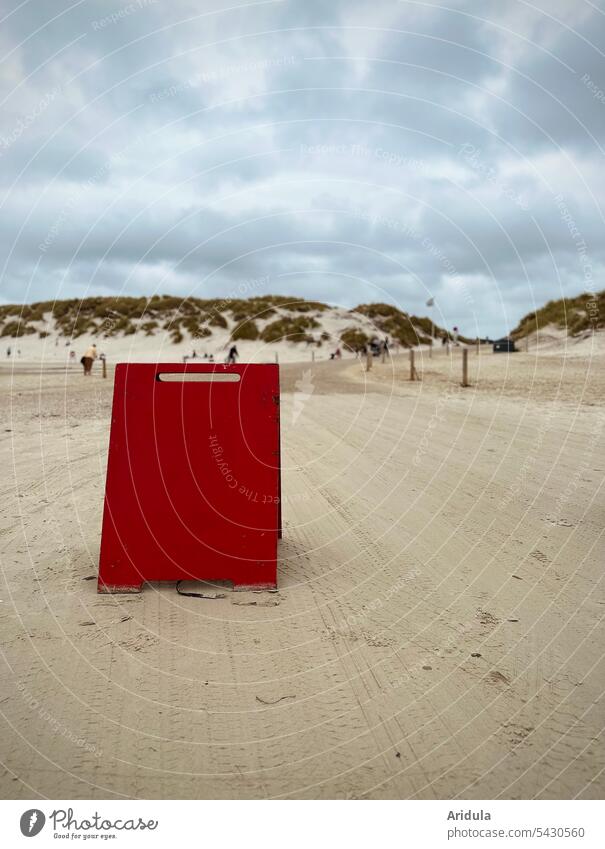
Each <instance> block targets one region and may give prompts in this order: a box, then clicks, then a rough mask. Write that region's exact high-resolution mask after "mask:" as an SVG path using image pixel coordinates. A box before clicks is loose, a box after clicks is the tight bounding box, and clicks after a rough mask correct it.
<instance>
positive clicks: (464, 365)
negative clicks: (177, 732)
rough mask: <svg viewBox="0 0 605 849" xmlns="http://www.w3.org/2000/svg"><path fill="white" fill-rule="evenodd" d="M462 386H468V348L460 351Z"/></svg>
mask: <svg viewBox="0 0 605 849" xmlns="http://www.w3.org/2000/svg"><path fill="white" fill-rule="evenodd" d="M462 385H463V386H470V384H469V382H468V348H463V349H462Z"/></svg>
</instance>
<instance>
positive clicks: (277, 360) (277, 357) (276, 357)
mask: <svg viewBox="0 0 605 849" xmlns="http://www.w3.org/2000/svg"><path fill="white" fill-rule="evenodd" d="M275 362H276V363H278V362H279V356H278V354H277V351H276V352H275Z"/></svg>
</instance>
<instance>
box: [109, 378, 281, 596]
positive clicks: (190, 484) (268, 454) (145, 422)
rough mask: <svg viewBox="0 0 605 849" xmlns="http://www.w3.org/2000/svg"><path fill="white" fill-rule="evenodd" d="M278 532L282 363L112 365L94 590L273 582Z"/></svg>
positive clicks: (270, 584)
mask: <svg viewBox="0 0 605 849" xmlns="http://www.w3.org/2000/svg"><path fill="white" fill-rule="evenodd" d="M278 536H281V485H280V431H279V366H277V365H273V364H270V365H269V364H267V365H261V364H242V365H218V364H199V365H193V364H190V363H187V364H182V363H178V364H174V365H173V364H138V363H136V364H134V363H133V364H130V363H128V364H125V363H123V364H120V365H118V366H117V367H116V372H115V386H114V396H113V410H112V421H111V434H110V441H109V460H108V466H107V483H106V491H105V509H104V514H103V531H102V538H101V556H100V564H99V584H98V589H99V592H139V591H140V590H141V588H142V584H143V583H144V582H145V581H177V580H217V581H218V580H226V581H232V582H233V585H234V588H235V589H243V588H247V587H251V588H263V587H264V588H267V587H275V586H276V583H277V538H278Z"/></svg>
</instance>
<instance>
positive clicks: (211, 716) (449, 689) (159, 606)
mask: <svg viewBox="0 0 605 849" xmlns="http://www.w3.org/2000/svg"><path fill="white" fill-rule="evenodd" d="M460 361H461V351H460V349H453V350H452V352H451V354H450V355H448V354H446V352H445V350H439V351H437V352H436V353H435V355H434V356H433V357H432V359H429V358H428V356H427V354H426V352H423V353H421V354H420V353H418V352H417V354H416V365H417V368H418V371H419V376H420V377H421V378H422V379H421V380H419V381H409V380H408V377H409V360H408V355H407V354H400V355H399V356H396V357H394V358H393V359H390V360H388V361H387V362H385V363H381V362H380V360H378V359H375V360H374V362H373V367H372V370H371V371H370V372H369V373H367V372H366V371H365V370H364V367H363V363H362V362H361V361H359V360H355V359H353V358H349V359H344V360H343V361H341V362H329V361H324V362H316V363H311V362H307V363H298V364H293V363H292V364H290V363H288V364H286V365H283V366H282V368H281V372H282V391H283V395H282V442H283V496H284V498H283V509H284V521H285V527H284V538H283V540H282V542H281V545H280V566H279V590H278V592H277V593H269V592H267V593H247V592H243V593H232V592H230V591H229V589H226V590H225V589H224V588H222V587H216V586H213V587H207V588H206V590H207V594H209V595H212V594H215V595H216V597H215V598H207V599H199V598H188V597H182V596H179V595H177V593H176V592H175V587H174V584H166V585H148V586H146V587H145V589H144V591H143V592H142V593H141V594H140V595H124V596H120V595H113V596H103V595H97V593H96V573H97V565H98V553H99V542H100V529H101V517H102V507H103V493H104V482H105V477H104V476H105V467H106V460H107V445H108V437H109V421H110V412H111V392H112V383H113V381H112V379H111V378H112V374H113V372H112V369H110V373H109V379H107V380H103V379H102V378H101V376H100V369H99V368H98V366H96V367H95V371H94V374H93V377H92V378H91V379H86V380H85V379H84V378H83V377H82V374H81V370H80V367H74V368H71V369H69V368H68V369H65V367H64V365H63V364H62V363H61V362H57V363H55V364H52V363H51V364H48V363H47V364H46V365H45V366H44V368H41V366H40V364H39V363H37V364H36V363H33V362H32V363H31V364H29V365H28V363H27V362H26V360H25V358H24V359H23V361H21V362H19V363H17V364H15V363H13V364H11V365H7V364H3V365H2V368H1V370H0V393H1V397H2V403H1V413H2V420H1V423H0V452H1V460H2V469H3V470H4V475H3V480H2V494H1V498H2V502H1V503H2V511H1V512H2V526H1V529H0V552H1V554H0V557H1V563H2V570H3V580H2V587H1V591H0V598H1V600H2V601H1V603H0V641H1V644H2V661H3V662H2V672H1V676H2V683H1V687H0V717H1V719H2V736H1V739H2V744H1V748H2V757H1V760H2V769H1V771H0V787H1V791H2V794H3V796H4V798H28V799H30V798H44V797H50V798H76V799H78V798H93V799H94V798H192V799H196V798H200V799H201V798H337V799H351V798H355V799H356V798H369V799H382V798H402V799H408V798H409V799H432V798H443V799H497V798H505V799H510V798H512V799H521V798H540V799H559V798H580V799H589V798H602V797H603V793H604V791H605V749H604V748H603V745H602V740H601V739H600V737H599V735H600V733H601V728H602V719H603V707H604V706H603V692H604V690H605V661H604V659H603V638H604V634H603V626H602V618H603V612H604V611H605V588H604V586H603V568H602V567H603V562H604V554H605V551H604V549H605V546H604V544H603V513H604V499H603V483H604V480H605V450H604V449H605V410H604V406H603V397H604V396H603V390H604V389H605V368H604V366H605V354H603V353H602V352H601V350H600V349H599V350H597V349H596V348H593V349H588V348H587V347H586V346H585V349H584V352H583V353H581V352H579V351H575V352H574V356H573V357H571V356H565V353H564V352H563V351H551V352H550V353H548V354H536V353H535V352H532V351H529V352H527V353H526V352H521V353H517V354H513V355H493V354H492V353H491V350H488V349H487V348H486V349H482V350H481V352H480V354H476V353H475V351H474V350H471V351H469V375H470V382H471V386H470V387H468V388H465V389H463V388H461V387H460V376H461V362H460Z"/></svg>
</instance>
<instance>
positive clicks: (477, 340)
mask: <svg viewBox="0 0 605 849" xmlns="http://www.w3.org/2000/svg"><path fill="white" fill-rule="evenodd" d="M476 353H477V356H479V337H478V336H477V351H476Z"/></svg>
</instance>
